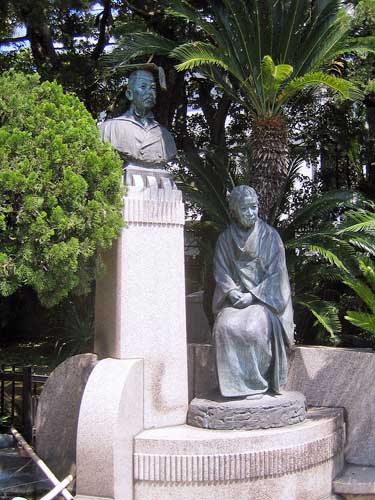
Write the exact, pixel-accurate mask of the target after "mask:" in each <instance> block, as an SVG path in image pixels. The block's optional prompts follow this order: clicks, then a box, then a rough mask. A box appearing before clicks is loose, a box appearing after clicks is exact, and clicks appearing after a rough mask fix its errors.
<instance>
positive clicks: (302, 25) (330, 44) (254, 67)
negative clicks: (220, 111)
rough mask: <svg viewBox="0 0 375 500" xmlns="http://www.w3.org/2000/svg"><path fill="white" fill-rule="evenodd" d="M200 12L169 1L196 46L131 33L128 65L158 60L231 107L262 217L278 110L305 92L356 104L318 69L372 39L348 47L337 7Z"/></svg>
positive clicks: (274, 164)
mask: <svg viewBox="0 0 375 500" xmlns="http://www.w3.org/2000/svg"><path fill="white" fill-rule="evenodd" d="M213 3H214V5H213V6H212V7H211V8H210V9H208V11H206V12H200V11H199V10H197V9H196V8H194V7H193V6H192V5H190V4H189V2H188V1H187V0H171V1H170V2H168V5H169V8H168V9H167V12H169V13H170V14H172V15H173V16H177V17H179V18H183V19H184V20H186V21H188V22H190V23H193V24H194V25H196V26H197V28H198V30H197V32H198V33H200V35H201V38H202V41H196V42H188V43H183V44H180V45H176V42H175V41H172V40H168V39H166V38H164V37H161V36H160V35H157V34H153V33H133V34H132V35H131V36H130V38H128V39H127V41H126V43H125V45H124V46H123V48H124V49H125V53H126V54H127V55H128V57H130V58H132V57H137V56H141V55H146V54H163V55H168V56H169V57H172V58H174V59H175V60H177V61H180V63H179V64H178V65H177V69H178V70H181V71H185V70H197V71H199V72H200V73H201V74H203V75H205V76H206V77H207V78H209V79H210V80H212V81H213V82H214V83H215V84H216V86H217V88H219V89H221V90H222V91H224V92H226V93H227V94H228V95H229V96H231V98H232V99H233V101H236V102H239V103H240V104H241V105H242V106H243V108H244V109H245V110H246V111H247V112H248V113H249V120H250V121H251V130H252V132H251V136H250V138H249V139H250V151H251V153H252V165H253V168H252V172H251V178H250V179H249V182H250V183H251V184H252V185H253V186H254V187H255V189H256V190H257V191H258V192H259V194H260V198H261V206H262V210H263V213H264V214H265V215H266V216H268V214H269V213H270V210H271V208H272V206H273V204H274V202H275V197H276V196H277V193H278V192H279V191H280V189H281V187H282V184H283V182H284V179H285V177H286V173H287V165H288V152H289V151H288V127H287V123H286V120H285V117H284V115H283V107H284V106H285V104H287V103H288V102H290V101H291V99H292V98H294V97H295V95H296V94H297V93H298V92H300V91H302V90H304V89H306V88H308V87H317V86H324V87H326V88H330V89H332V90H333V91H334V92H338V93H339V94H340V95H341V96H342V97H343V98H349V99H355V98H357V97H359V95H360V94H359V92H358V90H357V89H356V88H355V87H354V85H353V84H352V83H350V82H349V81H346V80H343V79H341V78H337V77H334V76H331V75H329V74H326V73H323V72H322V71H320V69H321V68H322V67H323V66H324V65H325V64H326V63H327V62H329V61H330V60H332V58H333V56H334V55H335V54H337V53H342V52H345V51H350V50H357V51H361V50H367V49H368V48H369V47H371V46H373V45H374V44H373V41H374V40H373V39H366V40H364V39H362V41H361V42H358V41H356V40H350V39H348V32H349V28H350V23H349V20H348V16H347V15H346V14H344V13H343V12H342V11H341V10H340V7H341V2H340V0H322V1H319V2H312V1H311V0H283V1H280V0H246V1H245V0H222V1H221V2H213Z"/></svg>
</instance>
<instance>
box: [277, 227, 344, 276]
mask: <svg viewBox="0 0 375 500" xmlns="http://www.w3.org/2000/svg"><path fill="white" fill-rule="evenodd" d="M321 236H322V235H320V237H321ZM314 237H316V238H317V239H319V234H318V233H316V234H314ZM306 240H307V238H298V239H296V240H293V241H287V242H286V243H285V248H288V249H290V248H296V249H303V250H307V251H309V252H311V253H312V254H314V253H315V254H317V255H319V256H320V257H321V258H323V259H324V260H326V261H327V262H328V263H329V264H332V265H334V266H336V267H337V268H339V269H342V270H343V271H348V269H347V267H346V266H345V264H344V262H343V260H342V259H341V258H340V257H339V256H338V254H337V253H336V252H334V251H332V250H330V249H329V248H326V247H324V246H322V245H318V244H314V243H309V242H308V241H306Z"/></svg>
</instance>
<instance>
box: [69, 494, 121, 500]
mask: <svg viewBox="0 0 375 500" xmlns="http://www.w3.org/2000/svg"><path fill="white" fill-rule="evenodd" d="M74 500H113V498H109V497H93V496H91V495H90V496H89V497H88V496H87V495H77V496H75V497H74Z"/></svg>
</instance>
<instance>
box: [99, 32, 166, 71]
mask: <svg viewBox="0 0 375 500" xmlns="http://www.w3.org/2000/svg"><path fill="white" fill-rule="evenodd" d="M175 47H176V42H174V41H173V40H170V39H168V38H166V37H163V36H161V35H158V34H157V33H152V32H145V33H131V34H129V35H126V36H124V37H122V39H121V45H120V48H119V49H115V50H114V51H113V52H111V53H110V54H106V55H104V56H103V57H102V60H103V63H104V64H105V65H106V66H113V65H117V69H121V66H122V65H126V64H127V63H128V62H129V61H130V60H132V59H135V58H136V57H140V56H145V55H151V54H158V55H166V56H169V54H170V52H172V50H173V49H174V48H175Z"/></svg>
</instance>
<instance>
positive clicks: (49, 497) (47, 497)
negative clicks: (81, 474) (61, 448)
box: [40, 474, 73, 500]
mask: <svg viewBox="0 0 375 500" xmlns="http://www.w3.org/2000/svg"><path fill="white" fill-rule="evenodd" d="M72 481H73V476H72V475H71V474H69V476H66V478H65V479H63V480H62V481H61V483H60V484H57V485H56V486H55V487H54V488H53V490H51V491H50V492H49V493H47V495H44V497H42V498H41V499H40V500H53V499H54V498H55V497H57V495H59V494H60V493H61V492H62V490H64V489H65V488H66V487H67V486H68V484H69V483H71V482H72Z"/></svg>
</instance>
